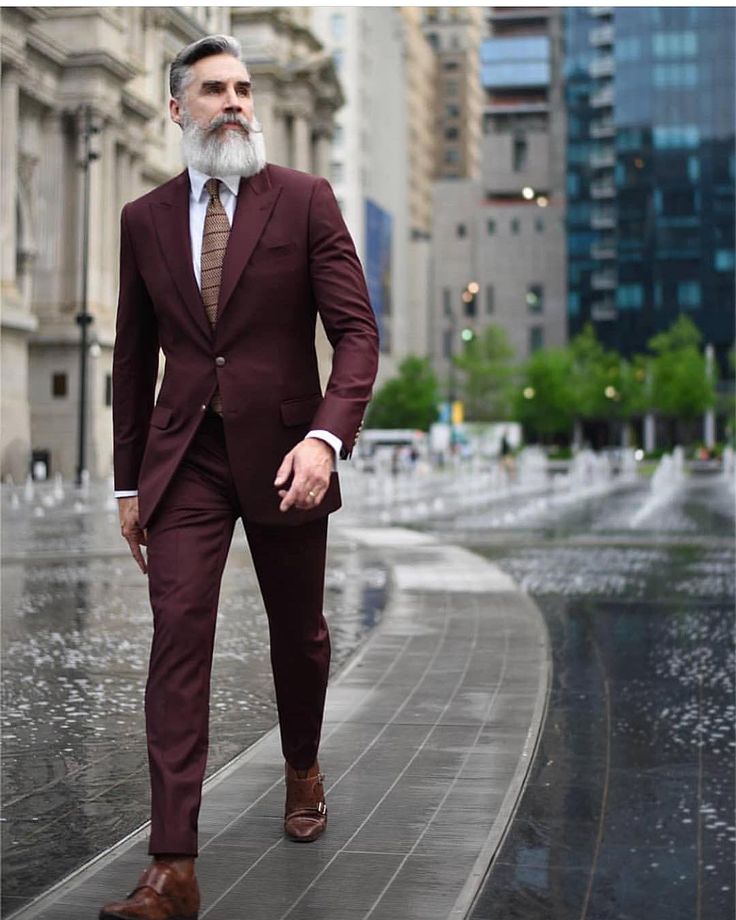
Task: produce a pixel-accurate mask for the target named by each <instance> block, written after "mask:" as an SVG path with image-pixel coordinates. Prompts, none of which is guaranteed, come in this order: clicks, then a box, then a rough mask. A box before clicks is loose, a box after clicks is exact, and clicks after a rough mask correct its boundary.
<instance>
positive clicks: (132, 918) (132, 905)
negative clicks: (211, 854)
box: [100, 860, 199, 920]
mask: <svg viewBox="0 0 736 920" xmlns="http://www.w3.org/2000/svg"><path fill="white" fill-rule="evenodd" d="M198 917H199V886H198V885H197V877H196V876H195V874H194V860H191V861H187V862H183V861H182V862H177V863H176V864H175V865H172V864H171V863H169V862H163V861H159V862H153V863H151V865H150V866H148V868H147V869H146V870H145V871H144V873H143V875H141V877H140V879H139V881H138V887H137V888H136V889H135V890H134V891H133V892H132V893H131V894H129V895H128V897H127V899H126V900H125V901H115V902H113V903H112V904H106V905H105V906H104V907H103V908H102V910H101V911H100V920H197V918H198Z"/></svg>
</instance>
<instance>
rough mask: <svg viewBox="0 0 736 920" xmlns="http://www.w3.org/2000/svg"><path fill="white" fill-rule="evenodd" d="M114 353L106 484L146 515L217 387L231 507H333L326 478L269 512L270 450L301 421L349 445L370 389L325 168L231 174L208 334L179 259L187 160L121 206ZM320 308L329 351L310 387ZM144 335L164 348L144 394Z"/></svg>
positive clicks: (367, 333) (356, 301)
mask: <svg viewBox="0 0 736 920" xmlns="http://www.w3.org/2000/svg"><path fill="white" fill-rule="evenodd" d="M120 239H121V243H120V295H119V302H118V313H117V326H116V339H115V349H114V354H113V439H114V468H115V488H116V489H118V490H123V489H137V490H138V495H139V512H140V523H141V526H143V527H145V526H147V524H148V522H149V521H150V520H151V518H152V516H153V514H154V512H155V510H156V506H157V505H158V503H159V501H160V499H161V497H162V495H163V493H164V491H165V489H166V487H167V485H168V484H169V482H170V480H171V478H172V476H173V475H174V473H175V471H176V469H177V467H178V465H179V463H180V461H181V459H182V457H183V456H184V454H185V452H186V450H187V447H188V445H189V444H190V442H191V441H192V438H193V437H194V434H195V432H196V430H197V427H198V425H199V422H200V421H201V419H202V417H203V414H204V412H205V410H206V407H207V405H208V404H209V402H210V400H211V398H212V395H213V393H214V392H215V389H216V387H218V386H219V389H220V395H221V397H222V402H223V407H224V414H223V418H224V428H225V439H226V444H227V450H228V456H229V458H230V465H231V468H232V472H233V476H234V479H235V485H236V488H237V491H238V496H239V498H240V503H241V508H242V510H243V513H244V515H245V517H246V518H248V519H249V520H251V521H253V522H256V523H282V524H298V523H302V522H304V521H306V520H309V519H311V518H314V517H319V516H322V515H324V514H327V513H329V512H331V511H334V510H336V509H337V508H338V507H339V506H340V491H339V485H338V482H337V475H336V474H334V473H333V476H332V482H331V484H330V487H329V489H328V491H327V493H326V495H325V497H324V499H323V500H322V502H321V504H320V505H319V506H318V507H317V508H315V509H313V510H310V511H300V510H297V509H290V510H289V511H288V512H286V513H282V512H280V511H279V510H278V505H279V501H280V499H279V498H278V494H277V491H276V489H275V488H274V486H273V480H274V478H275V475H276V471H277V469H278V467H279V465H280V463H281V461H282V459H283V457H284V454H285V453H286V452H287V451H289V450H290V449H291V448H292V447H293V446H294V445H295V444H296V443H297V442H298V441H300V440H301V439H302V438H303V437H304V435H305V434H306V433H307V432H308V431H309V430H310V429H312V428H322V429H325V430H327V431H330V432H332V433H333V434H335V435H337V436H338V437H339V438H341V440H342V442H343V450H344V453H345V454H347V453H349V452H350V450H351V449H352V446H353V443H354V441H355V438H356V435H357V432H358V430H359V427H360V425H361V423H362V417H363V413H364V411H365V407H366V405H367V403H368V400H369V398H370V395H371V387H372V385H373V380H374V377H375V374H376V368H377V362H378V334H377V330H376V323H375V320H374V317H373V311H372V309H371V306H370V301H369V299H368V292H367V290H366V285H365V279H364V277H363V272H362V269H361V265H360V262H359V260H358V257H357V256H356V254H355V249H354V246H353V242H352V240H351V238H350V235H349V233H348V231H347V229H346V227H345V224H344V222H343V219H342V216H341V214H340V210H339V208H338V206H337V202H336V201H335V197H334V195H333V193H332V190H331V188H330V186H329V184H328V183H327V182H326V181H325V180H324V179H319V178H317V177H315V176H310V175H307V174H306V173H300V172H296V171H294V170H291V169H285V168H282V167H279V166H273V165H270V164H269V165H268V166H266V168H265V169H264V170H262V171H261V172H260V173H258V174H257V175H255V176H253V177H252V178H250V179H241V182H240V189H239V193H238V201H237V206H236V210H235V216H234V219H233V225H232V229H231V232H230V237H229V241H228V245H227V251H226V253H225V258H224V263H223V270H222V282H221V287H220V296H219V304H218V319H217V325H216V327H215V329H214V332H213V331H212V329H211V328H210V324H209V321H208V320H207V315H206V312H205V308H204V305H203V303H202V299H201V296H200V293H199V288H198V287H197V282H196V280H195V277H194V271H193V267H192V255H191V243H190V233H189V176H188V173H187V172H186V171H184V172H183V173H181V174H180V175H178V176H177V177H176V178H174V179H172V180H171V181H170V182H167V183H165V184H164V185H162V186H159V187H158V188H156V189H154V190H153V191H152V192H149V193H148V194H147V195H144V196H143V197H142V198H139V199H137V200H136V201H133V202H131V203H129V204H127V205H126V206H125V207H124V208H123V212H122V219H121V236H120ZM317 312H319V314H320V316H321V318H322V321H323V324H324V327H325V331H326V333H327V337H328V339H329V340H330V343H331V344H332V346H333V348H334V354H333V361H332V373H331V375H330V378H329V381H328V384H327V387H326V390H325V393H324V396H323V394H322V392H321V390H320V382H319V376H318V370H317V356H316V351H315V344H314V332H315V319H316V315H317ZM159 348H161V350H162V351H163V353H164V356H165V359H166V365H165V371H164V377H163V381H162V384H161V389H160V391H159V394H158V399H157V401H156V404H155V405H154V392H155V384H156V378H157V369H158V358H159Z"/></svg>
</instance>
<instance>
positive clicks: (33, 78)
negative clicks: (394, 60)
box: [0, 7, 341, 481]
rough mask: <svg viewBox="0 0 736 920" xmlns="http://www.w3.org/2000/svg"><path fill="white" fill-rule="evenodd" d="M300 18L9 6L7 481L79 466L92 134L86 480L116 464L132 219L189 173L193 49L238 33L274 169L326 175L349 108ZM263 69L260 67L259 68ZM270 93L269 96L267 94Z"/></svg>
mask: <svg viewBox="0 0 736 920" xmlns="http://www.w3.org/2000/svg"><path fill="white" fill-rule="evenodd" d="M301 15H303V14H302V13H301V12H300V11H298V10H294V11H289V10H287V9H284V10H280V11H278V12H273V11H268V10H263V11H259V10H257V9H253V8H243V9H241V8H237V7H186V8H184V7H125V8H116V7H4V8H3V10H2V29H1V31H0V39H1V42H2V44H1V50H2V81H1V92H2V103H3V104H2V141H1V143H2V148H1V150H2V174H1V177H0V185H1V188H2V204H1V205H0V207H1V212H0V226H1V230H2V275H1V277H0V284H1V289H2V300H3V303H2V319H1V322H2V406H1V409H2V436H1V437H2V440H1V441H0V474H1V475H2V476H3V477H8V476H12V477H13V478H14V479H15V480H16V481H17V480H19V479H22V478H24V477H25V475H26V474H27V472H28V470H29V467H30V461H31V458H32V457H33V456H34V455H35V456H37V457H43V458H44V459H45V460H46V462H47V464H48V470H49V472H50V473H51V474H53V473H56V472H61V473H62V474H63V475H64V476H65V477H70V476H72V475H73V474H74V473H75V470H76V466H77V436H78V435H77V433H78V429H79V422H78V415H79V392H80V346H79V342H80V332H79V327H78V325H77V321H76V317H77V316H78V314H79V313H80V310H81V301H82V295H83V290H84V285H83V283H82V266H83V262H84V239H85V235H84V220H83V196H84V170H83V169H82V168H80V164H81V163H82V161H83V154H84V150H83V133H84V126H85V124H86V123H87V122H88V120H89V122H90V123H91V124H92V125H93V126H94V128H95V131H96V133H94V134H93V135H92V138H91V142H92V149H93V152H94V153H95V154H96V156H97V158H96V159H95V160H93V161H92V162H91V163H90V166H89V180H90V218H89V233H88V235H87V238H88V244H87V246H88V249H87V253H88V261H87V264H88V268H87V278H86V282H87V284H86V288H87V307H88V310H89V313H90V314H91V316H92V317H93V321H92V323H91V325H90V327H89V341H90V345H89V350H88V386H87V392H88V410H87V438H86V458H87V462H86V468H87V469H88V470H89V472H90V474H91V475H92V476H94V477H100V476H107V475H108V474H109V473H110V470H111V461H112V430H111V428H112V423H111V413H110V403H111V365H112V344H113V336H114V322H115V308H116V299H117V271H118V265H117V260H118V233H119V215H120V210H121V208H122V206H123V204H125V202H126V201H130V200H132V199H133V198H136V197H137V196H139V195H141V194H143V193H144V192H146V191H147V190H148V189H150V188H152V187H154V186H155V185H157V184H159V183H161V182H163V181H165V180H166V179H168V178H170V177H171V176H173V175H175V174H176V173H177V172H179V170H180V169H181V160H180V155H179V129H178V128H177V127H176V126H175V125H173V124H172V123H171V122H170V120H169V117H168V111H167V104H168V98H169V94H168V68H169V64H170V62H171V60H172V58H173V57H174V55H175V54H176V53H177V51H178V50H179V49H180V48H181V47H182V46H183V45H185V44H187V43H188V42H191V41H193V40H195V39H197V38H199V37H201V36H202V35H205V34H208V33H212V32H226V33H234V34H236V35H237V36H238V37H239V38H240V40H241V41H242V42H243V45H244V48H245V51H246V54H247V53H248V52H249V51H250V52H251V54H252V58H253V60H252V65H250V66H251V69H252V70H253V74H254V83H255V92H256V111H257V113H258V114H259V116H261V117H262V119H263V121H264V125H265V126H266V130H267V132H268V133H267V134H266V142H267V149H268V155H269V159H271V160H272V161H274V162H279V163H282V164H283V165H288V166H296V167H297V168H302V169H307V170H310V171H317V172H322V171H323V170H324V163H325V151H326V145H327V144H328V143H329V139H330V137H331V133H332V129H333V119H334V112H335V110H336V108H337V107H338V106H339V105H340V103H341V94H340V87H339V84H338V81H337V79H336V76H335V73H334V69H333V66H332V62H331V60H330V59H329V57H327V56H325V55H324V54H321V52H320V47H319V44H318V43H317V42H316V40H315V39H314V36H312V35H311V33H310V32H309V30H308V29H307V28H306V27H305V26H304V25H303V24H302V23H301V22H300V16H301ZM249 64H250V62H249ZM261 85H262V86H263V97H262V99H261V98H260V97H259V87H260V86H261Z"/></svg>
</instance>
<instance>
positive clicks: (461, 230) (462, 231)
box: [455, 224, 468, 239]
mask: <svg viewBox="0 0 736 920" xmlns="http://www.w3.org/2000/svg"><path fill="white" fill-rule="evenodd" d="M467 232H468V228H467V227H466V226H465V224H458V225H457V226H456V227H455V233H456V235H457V237H458V238H459V239H463V237H464V236H465V235H466V234H467Z"/></svg>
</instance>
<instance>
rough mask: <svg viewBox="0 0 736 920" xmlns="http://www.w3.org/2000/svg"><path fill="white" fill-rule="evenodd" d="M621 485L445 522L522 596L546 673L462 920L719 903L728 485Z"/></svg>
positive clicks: (674, 917)
mask: <svg viewBox="0 0 736 920" xmlns="http://www.w3.org/2000/svg"><path fill="white" fill-rule="evenodd" d="M644 495H645V493H644V491H643V490H642V489H641V488H639V489H634V490H631V491H629V492H627V493H625V494H621V493H619V494H618V495H615V496H611V497H609V498H607V499H606V500H605V501H604V502H595V503H589V504H588V505H586V506H585V507H582V508H578V509H576V510H575V511H571V512H570V513H568V514H566V515H564V516H562V517H559V518H558V519H556V520H552V519H550V518H548V517H545V516H540V517H539V518H538V519H537V520H535V521H534V522H533V523H532V522H530V521H529V520H528V519H527V520H526V521H525V526H526V529H525V530H524V531H520V530H517V531H513V532H512V531H504V532H498V531H497V532H493V531H491V530H489V529H487V528H486V529H483V528H482V525H480V524H479V521H478V519H477V518H476V519H474V520H473V521H472V522H471V523H470V524H469V523H468V521H463V520H458V521H456V522H455V527H456V533H457V535H458V537H459V538H461V539H463V540H464V542H466V543H467V545H469V546H472V547H473V548H474V549H475V550H476V551H478V550H480V551H482V552H483V553H484V554H486V555H487V556H488V557H490V558H492V559H493V560H494V561H495V562H497V563H499V564H500V565H501V566H502V567H503V568H505V569H506V570H507V571H508V572H510V574H512V575H513V576H514V577H515V578H516V579H517V580H518V581H519V582H520V583H521V584H522V585H524V586H525V588H526V589H527V590H528V591H529V592H530V593H531V594H533V595H534V597H535V599H536V601H537V603H538V604H539V606H540V608H541V609H542V612H543V614H544V616H545V619H546V622H547V625H548V628H549V631H550V636H551V640H552V648H553V656H554V671H553V684H552V688H551V696H550V699H549V708H548V713H547V719H546V723H545V728H544V732H543V735H542V738H541V740H540V744H539V748H538V751H537V755H536V758H535V761H534V763H533V766H532V769H531V773H530V782H529V785H528V786H527V788H526V790H525V793H524V795H523V797H522V800H521V803H520V806H519V809H518V812H517V814H516V816H515V819H514V821H513V823H512V825H511V829H510V831H509V834H508V836H507V838H506V841H505V843H504V845H503V847H502V849H501V852H500V854H499V856H498V858H497V860H496V862H495V863H494V865H493V867H492V869H491V871H490V873H489V875H488V877H487V879H486V882H485V884H484V886H483V888H482V890H481V893H480V895H479V897H478V899H477V901H476V904H475V907H474V910H473V912H472V914H471V916H472V920H516V918H519V920H521V918H523V920H572V918H575V920H614V918H615V920H642V918H645V917H651V918H652V920H655V918H660V917H661V918H665V917H666V918H667V920H680V918H682V920H726V918H731V917H733V916H734V914H735V912H736V900H735V897H734V891H735V887H736V886H735V878H734V872H735V865H736V819H735V818H734V764H735V763H736V736H735V727H736V707H735V706H734V689H735V687H734V677H735V667H736V664H735V661H734V635H735V633H734V625H735V618H734V541H733V534H734V516H733V493H732V492H731V493H729V491H728V490H727V489H726V487H725V484H724V483H723V481H719V480H718V479H716V478H713V479H706V478H704V479H702V480H698V479H693V480H691V481H690V483H689V484H688V485H687V486H686V487H685V488H684V489H683V490H682V491H681V492H680V493H679V495H677V496H676V497H675V498H674V500H673V501H672V502H670V503H669V504H668V505H666V506H665V507H662V508H660V509H658V511H657V514H656V515H653V516H652V517H651V518H650V519H648V520H645V521H643V522H642V523H641V526H639V527H637V528H635V529H631V527H630V521H631V519H632V517H633V515H634V514H635V512H636V510H637V509H638V508H639V507H640V506H641V503H642V500H643V498H644Z"/></svg>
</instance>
